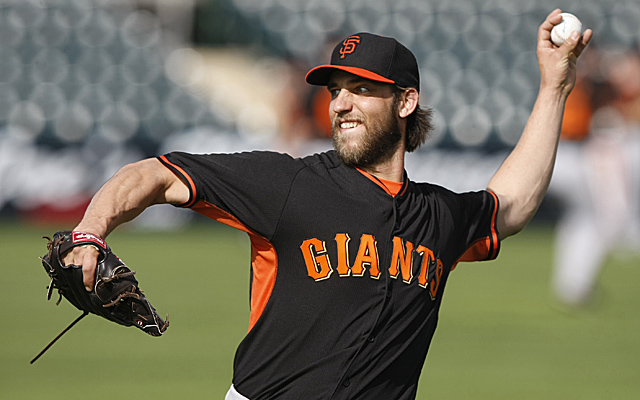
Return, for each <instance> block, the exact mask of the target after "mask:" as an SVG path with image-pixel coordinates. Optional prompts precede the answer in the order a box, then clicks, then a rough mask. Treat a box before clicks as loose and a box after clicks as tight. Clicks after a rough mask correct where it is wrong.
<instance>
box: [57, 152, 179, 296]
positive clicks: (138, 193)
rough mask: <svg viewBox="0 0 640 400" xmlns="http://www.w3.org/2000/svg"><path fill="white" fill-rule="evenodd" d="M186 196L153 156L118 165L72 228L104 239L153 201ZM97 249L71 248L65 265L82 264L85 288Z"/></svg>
mask: <svg viewBox="0 0 640 400" xmlns="http://www.w3.org/2000/svg"><path fill="white" fill-rule="evenodd" d="M188 199H189V190H188V189H187V187H186V186H185V185H184V183H183V182H182V181H181V180H180V179H179V178H178V177H177V176H176V175H174V174H173V173H172V172H171V171H170V170H169V169H168V168H166V167H165V166H164V165H162V164H161V163H160V161H158V160H157V159H147V160H142V161H139V162H137V163H134V164H129V165H126V166H124V167H122V168H121V169H120V170H119V171H118V172H117V173H116V174H115V175H114V176H113V177H112V178H111V179H110V180H109V181H107V183H105V184H104V186H102V188H101V189H100V190H99V191H98V193H96V195H95V196H94V197H93V199H92V200H91V203H90V204H89V206H88V207H87V210H86V211H85V214H84V217H83V218H82V220H81V221H80V223H79V224H78V226H76V227H75V229H74V230H75V231H82V232H90V233H93V234H95V235H98V236H100V237H102V238H105V237H106V236H107V235H108V234H109V233H111V232H112V231H113V230H114V229H115V228H116V227H117V226H118V225H120V224H122V223H124V222H127V221H130V220H132V219H134V218H135V217H137V216H138V215H139V214H140V213H141V212H142V211H144V209H146V208H147V207H149V206H151V205H154V204H162V203H170V204H181V203H185V202H186V201H188ZM97 256H98V252H97V250H96V249H95V248H93V247H92V246H88V247H86V248H82V247H75V248H74V249H73V250H72V251H71V252H69V254H68V255H67V256H65V259H64V262H65V264H75V265H82V267H83V268H82V270H83V274H84V283H85V286H86V287H87V288H90V287H92V286H93V284H94V277H93V275H94V271H95V267H96V261H97Z"/></svg>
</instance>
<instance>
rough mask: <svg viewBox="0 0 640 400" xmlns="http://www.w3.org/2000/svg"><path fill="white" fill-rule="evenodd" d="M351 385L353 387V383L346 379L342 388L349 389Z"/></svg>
mask: <svg viewBox="0 0 640 400" xmlns="http://www.w3.org/2000/svg"><path fill="white" fill-rule="evenodd" d="M349 385H351V381H349V380H348V379H345V380H344V381H343V382H342V386H344V387H349Z"/></svg>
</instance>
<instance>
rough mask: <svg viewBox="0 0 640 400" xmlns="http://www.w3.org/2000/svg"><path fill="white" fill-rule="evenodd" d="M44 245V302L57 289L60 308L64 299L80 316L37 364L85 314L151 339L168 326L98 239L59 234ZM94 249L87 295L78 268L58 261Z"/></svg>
mask: <svg viewBox="0 0 640 400" xmlns="http://www.w3.org/2000/svg"><path fill="white" fill-rule="evenodd" d="M45 238H46V239H49V243H47V249H48V252H47V254H46V255H45V256H44V257H42V265H43V266H44V268H45V270H46V271H47V274H49V277H51V283H50V284H49V286H48V293H47V299H48V300H50V299H51V295H52V293H53V290H54V289H58V293H59V295H60V298H59V299H58V302H57V303H56V305H58V304H60V301H61V300H62V297H63V296H64V298H66V299H67V300H68V301H69V302H70V303H71V304H73V305H74V306H75V307H76V308H77V309H79V310H80V311H82V312H83V314H82V315H81V316H80V317H78V318H77V319H76V320H75V321H74V322H73V323H71V325H69V327H67V328H66V329H65V330H64V331H63V332H62V333H60V335H58V337H56V338H55V339H54V340H53V341H52V342H51V343H50V344H49V345H48V346H47V347H45V349H44V350H43V351H42V352H41V353H40V354H38V356H36V357H35V358H34V359H33V360H32V361H31V363H33V362H34V361H35V360H37V359H38V358H39V357H40V356H41V355H42V354H43V353H44V352H45V351H46V350H47V349H48V348H49V347H51V345H53V343H55V341H56V340H58V339H59V338H60V336H62V335H63V334H64V333H65V332H66V331H68V330H69V329H70V328H71V327H72V326H73V325H75V324H76V323H77V322H78V321H79V320H80V319H82V318H83V317H85V316H86V315H87V314H89V313H92V314H96V315H99V316H101V317H104V318H106V319H108V320H110V321H113V322H115V323H117V324H120V325H124V326H131V325H133V326H136V327H137V328H139V329H141V330H143V331H144V332H146V333H148V334H149V335H151V336H160V335H162V334H163V333H164V331H165V330H166V329H167V327H168V326H169V320H168V317H167V319H166V321H164V320H163V319H162V318H160V316H159V315H158V313H157V312H156V310H155V309H154V308H153V306H151V303H149V301H148V300H147V298H146V297H145V295H144V294H143V293H142V291H141V290H140V288H139V286H138V281H137V280H136V278H135V277H134V274H135V272H133V271H131V270H130V269H129V268H128V267H127V266H126V265H125V264H124V263H123V262H122V260H120V259H119V258H118V257H117V256H116V255H115V254H113V252H112V251H111V248H110V247H109V246H107V244H106V242H105V241H104V240H102V239H101V238H100V237H98V236H96V235H93V234H91V233H85V232H70V231H61V232H56V233H55V234H54V235H53V239H51V238H49V237H45ZM87 245H91V246H95V247H96V248H97V249H98V251H99V252H100V255H99V256H98V263H97V266H96V272H95V284H94V287H93V289H92V290H91V291H90V292H89V291H88V290H87V289H86V288H85V286H84V283H83V278H82V266H78V265H64V262H63V261H62V260H63V258H64V256H65V255H66V254H67V252H68V251H70V250H72V249H73V248H74V247H76V246H87Z"/></svg>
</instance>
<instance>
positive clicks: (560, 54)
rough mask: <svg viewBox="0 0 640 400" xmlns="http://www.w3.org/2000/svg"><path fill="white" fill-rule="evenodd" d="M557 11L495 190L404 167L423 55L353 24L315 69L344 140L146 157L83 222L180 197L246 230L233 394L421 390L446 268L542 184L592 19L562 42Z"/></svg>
mask: <svg viewBox="0 0 640 400" xmlns="http://www.w3.org/2000/svg"><path fill="white" fill-rule="evenodd" d="M559 13H560V10H556V11H554V12H553V13H551V14H550V15H549V16H548V17H547V19H546V20H545V21H544V22H543V24H542V25H541V26H540V29H539V32H538V48H537V51H538V59H539V65H540V70H541V85H540V91H539V94H538V99H537V102H536V104H535V107H534V109H533V112H532V114H531V117H530V120H529V122H528V124H527V126H526V128H525V130H524V132H523V134H522V138H521V140H520V142H519V143H518V145H517V146H516V148H515V149H514V150H513V152H512V154H511V155H510V156H509V157H508V158H507V159H506V160H505V162H504V164H503V165H502V166H501V168H500V169H499V170H498V171H497V172H496V174H495V175H494V177H493V178H492V179H491V181H490V182H489V185H488V187H487V190H484V191H479V192H472V193H460V194H458V193H453V192H451V191H449V190H447V189H445V188H442V187H439V186H435V185H431V184H427V183H416V182H413V181H411V180H409V178H408V177H407V174H406V173H405V171H404V155H405V153H406V152H410V151H414V150H415V149H416V148H418V147H419V146H420V145H421V144H422V143H423V142H424V141H425V139H426V136H427V134H428V132H429V130H430V128H431V127H430V112H429V110H425V109H422V108H420V106H419V105H418V101H419V88H420V82H419V76H418V65H417V62H416V59H415V57H414V56H413V54H412V53H411V51H409V50H408V49H407V48H406V47H404V46H403V45H401V44H400V43H398V42H397V41H396V40H395V39H392V38H385V37H381V36H377V35H372V34H368V33H358V34H355V35H351V36H349V37H347V38H346V39H345V40H344V41H342V42H340V43H339V44H338V45H337V46H336V47H335V49H334V51H333V54H332V57H331V63H330V64H328V65H323V66H319V67H317V68H314V69H312V70H311V71H310V72H309V73H308V75H307V77H306V79H307V82H309V83H311V84H314V85H323V86H324V85H326V86H327V89H328V90H329V92H330V94H331V98H332V100H331V104H330V107H329V114H330V116H331V119H332V123H333V131H334V143H335V151H329V152H326V153H321V154H315V155H312V156H308V157H304V158H292V157H290V156H287V155H284V154H278V153H273V152H248V153H240V154H209V155H194V154H186V153H177V152H175V153H170V154H166V155H163V156H161V157H158V158H154V159H149V160H143V161H141V162H138V163H135V164H132V165H128V166H125V167H123V168H122V169H121V170H120V171H119V172H118V173H117V174H116V175H115V176H114V177H113V178H112V179H111V180H110V181H109V182H107V183H106V184H105V185H104V186H103V188H102V189H101V190H100V191H99V192H98V193H97V194H96V196H95V197H94V198H93V200H92V202H91V204H90V205H89V207H88V209H87V211H86V213H85V216H84V218H83V219H82V221H81V222H80V223H79V225H78V226H77V227H76V229H75V230H76V231H86V232H91V233H93V234H96V235H99V236H100V237H102V238H104V237H106V236H107V235H108V234H109V233H110V232H111V231H112V230H113V229H114V228H115V227H116V226H118V225H119V224H121V223H123V222H125V221H128V220H130V219H132V218H134V217H135V216H137V215H138V214H139V213H140V212H141V211H142V210H144V209H145V208H146V207H148V206H150V205H152V204H158V203H170V204H173V205H176V206H178V207H185V208H191V209H192V210H194V211H196V212H199V213H201V214H203V215H205V216H207V217H210V218H211V219H214V220H217V221H220V222H222V223H224V224H227V225H230V226H233V227H235V228H237V229H240V230H242V231H244V232H246V233H247V234H248V235H249V237H250V240H251V246H252V260H251V268H252V269H251V271H252V274H251V313H250V318H249V332H248V334H247V336H246V337H245V339H244V340H243V341H242V342H241V343H240V345H239V347H238V349H237V353H236V357H235V362H234V377H233V385H232V387H231V389H230V390H229V392H228V394H227V399H273V398H277V399H329V398H332V399H412V398H414V397H415V395H416V390H417V385H418V379H419V376H420V372H421V370H422V366H423V364H424V361H425V358H426V354H427V350H428V348H429V344H430V342H431V338H432V337H433V334H434V331H435V328H436V324H437V320H438V310H439V308H440V304H441V302H442V294H443V290H444V286H445V284H446V282H447V279H448V278H449V275H450V272H451V271H452V269H453V268H454V267H455V266H456V264H457V263H458V262H460V261H473V260H477V261H480V260H490V259H493V258H495V257H496V256H497V254H498V249H499V245H500V239H504V238H505V237H507V236H510V235H512V234H514V233H516V232H518V231H520V230H521V229H522V228H523V227H524V226H525V225H526V223H527V222H528V221H529V220H530V219H531V218H532V217H533V215H534V213H535V211H536V209H537V208H538V206H539V204H540V202H541V200H542V197H543V195H544V192H545V190H546V187H547V185H548V182H549V179H550V177H551V171H552V169H553V163H554V158H555V152H556V146H557V141H558V136H559V133H560V125H561V122H562V114H563V107H564V102H565V100H566V98H567V96H568V94H569V92H570V91H571V89H572V87H573V84H574V82H575V69H576V59H577V57H578V56H579V55H580V53H581V52H582V50H583V49H584V48H585V46H586V45H587V43H588V42H589V41H590V39H591V35H592V33H591V31H590V30H587V31H586V32H585V34H584V36H583V37H582V38H580V36H579V35H574V36H572V37H571V38H570V39H569V40H567V41H566V42H565V43H564V44H563V45H562V46H560V47H557V46H555V45H554V44H553V43H552V42H551V41H550V32H551V29H552V27H553V26H554V25H555V24H558V23H559V22H560V21H561V17H560V16H559V15H558V14H559ZM65 261H66V263H73V264H76V265H80V264H81V265H82V266H83V270H84V272H85V284H86V285H87V286H88V287H91V286H92V284H93V270H94V268H95V263H96V254H95V251H94V250H92V249H91V248H84V249H83V248H74V249H73V252H71V253H70V254H69V255H67V258H66V260H65ZM222 273H223V272H222Z"/></svg>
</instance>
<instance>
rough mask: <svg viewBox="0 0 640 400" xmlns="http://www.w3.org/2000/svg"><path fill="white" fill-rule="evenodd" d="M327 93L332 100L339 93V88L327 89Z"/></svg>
mask: <svg viewBox="0 0 640 400" xmlns="http://www.w3.org/2000/svg"><path fill="white" fill-rule="evenodd" d="M329 94H330V95H331V100H333V99H335V98H336V97H338V94H340V89H329Z"/></svg>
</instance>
